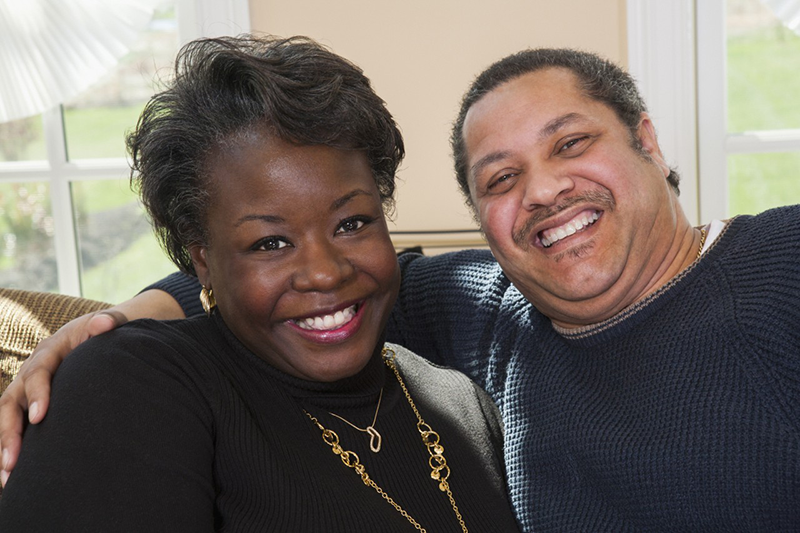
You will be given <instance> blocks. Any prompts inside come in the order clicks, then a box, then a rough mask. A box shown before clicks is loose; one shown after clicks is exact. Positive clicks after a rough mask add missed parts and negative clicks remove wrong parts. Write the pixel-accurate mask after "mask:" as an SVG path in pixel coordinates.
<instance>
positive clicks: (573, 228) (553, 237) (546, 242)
mask: <svg viewBox="0 0 800 533" xmlns="http://www.w3.org/2000/svg"><path fill="white" fill-rule="evenodd" d="M598 218H600V215H598V214H597V211H595V212H593V213H592V214H591V215H588V214H585V213H584V214H582V215H581V216H579V217H576V218H575V219H573V220H570V221H569V222H567V223H566V224H564V225H563V226H561V227H558V228H556V229H551V230H547V231H546V232H543V233H542V246H544V247H545V248H548V247H550V246H552V245H553V244H554V243H556V242H558V241H560V240H561V239H563V238H564V237H569V236H570V235H574V234H575V233H577V232H579V231H581V230H582V229H583V228H585V227H587V226H590V225H592V224H594V223H595V222H596V221H597V219H598Z"/></svg>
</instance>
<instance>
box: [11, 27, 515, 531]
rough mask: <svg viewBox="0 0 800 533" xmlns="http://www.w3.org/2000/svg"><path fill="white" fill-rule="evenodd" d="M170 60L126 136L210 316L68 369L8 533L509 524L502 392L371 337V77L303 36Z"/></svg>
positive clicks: (375, 280) (376, 251)
mask: <svg viewBox="0 0 800 533" xmlns="http://www.w3.org/2000/svg"><path fill="white" fill-rule="evenodd" d="M175 74H176V75H175V79H174V81H173V82H172V84H171V86H170V87H169V88H168V89H167V90H166V91H164V92H162V93H161V94H159V95H156V96H155V97H154V98H153V99H152V100H151V102H150V103H149V104H148V106H147V107H146V108H145V111H144V112H143V114H142V117H141V118H140V121H139V124H138V127H137V130H136V131H135V132H134V133H133V134H132V135H131V136H130V137H129V139H128V146H129V150H130V152H131V156H132V161H133V174H132V175H133V178H134V180H135V183H136V184H137V186H138V187H139V189H140V192H141V196H142V200H143V202H144V205H145V206H146V208H147V210H148V212H149V214H150V216H151V217H152V220H153V224H154V227H155V229H156V232H157V234H158V236H159V238H160V239H161V241H162V244H163V245H164V247H165V249H166V250H167V253H168V254H169V255H170V257H171V258H172V260H173V261H174V262H175V263H176V264H177V265H178V267H179V268H180V269H181V270H183V271H184V272H187V273H189V274H192V275H196V276H197V278H198V279H199V281H200V282H201V283H202V285H203V291H202V294H201V298H202V300H203V305H204V308H206V310H207V312H208V316H203V317H200V318H194V319H189V320H183V321H173V322H165V323H160V322H156V321H152V320H145V321H136V322H132V323H130V324H128V325H126V326H125V327H122V328H119V329H118V330H116V331H114V332H113V333H111V334H109V335H104V336H101V337H97V338H94V339H92V340H90V341H88V342H86V343H84V344H83V345H82V346H81V347H80V348H79V350H80V352H81V354H80V356H79V357H71V358H69V359H68V360H67V361H66V362H65V363H64V364H63V365H62V366H61V368H60V370H59V372H58V375H57V377H56V379H55V380H54V382H53V393H52V397H53V403H52V406H51V408H50V410H49V413H48V416H47V419H46V420H45V421H44V422H43V423H41V424H39V425H37V426H35V427H31V428H30V429H29V431H28V432H27V434H26V436H25V446H23V450H22V453H21V456H20V458H19V461H18V464H17V466H16V469H15V471H14V475H13V476H12V477H11V479H10V480H9V483H8V485H7V487H6V490H5V492H4V494H3V497H2V499H0V530H3V531H21V530H25V531H53V530H59V531H72V530H91V531H95V530H97V531H148V530H158V531H187V532H190V531H191V532H197V531H211V530H217V531H220V530H226V531H237V532H238V531H293V532H296V531H382V532H385V531H411V530H413V529H414V528H416V529H418V530H423V531H424V530H426V528H428V529H429V530H430V531H468V530H472V531H513V530H516V525H515V523H514V519H513V516H512V513H511V510H510V507H509V504H508V502H507V500H506V495H505V490H504V483H503V476H502V470H501V464H500V457H501V451H500V446H501V431H500V427H499V422H498V421H499V417H498V414H497V412H496V408H494V406H493V405H492V403H491V401H490V400H489V399H488V397H487V396H486V395H485V393H483V391H481V390H480V389H479V388H478V387H477V386H475V385H474V384H472V383H471V382H470V381H469V380H468V379H467V378H466V377H464V376H463V375H461V374H458V373H457V372H455V371H451V370H447V369H441V368H436V367H433V366H432V365H431V364H430V363H427V362H424V361H423V360H422V359H420V358H418V357H417V356H415V355H413V354H411V353H410V352H408V351H406V350H404V349H402V348H401V347H398V346H393V345H384V343H383V341H382V330H383V328H384V326H385V324H386V321H387V319H388V316H389V312H390V310H391V307H392V305H393V303H394V300H395V298H396V296H397V291H398V284H399V270H398V265H397V261H396V257H395V253H394V250H393V248H392V244H391V241H390V239H389V234H388V230H387V227H386V222H385V219H384V212H383V210H384V209H389V208H391V205H392V195H393V192H394V178H395V172H396V169H397V166H398V164H399V163H400V160H401V158H402V156H403V144H402V139H401V136H400V133H399V131H398V130H397V128H396V126H395V124H394V122H393V120H392V118H391V116H390V115H389V113H388V111H386V109H385V107H384V105H383V102H382V101H381V100H380V99H379V98H378V97H377V96H376V95H375V94H374V93H373V92H372V89H371V88H370V85H369V81H368V80H367V79H366V78H365V77H364V76H363V74H362V73H361V71H360V70H359V69H358V68H357V67H355V66H353V65H352V64H350V63H348V62H347V61H345V60H343V59H342V58H340V57H338V56H336V55H335V54H332V53H331V52H329V51H327V50H326V49H324V48H322V47H320V46H319V45H317V44H315V43H314V42H312V41H310V40H308V39H304V38H293V39H288V40H279V39H256V38H237V39H233V38H229V39H218V40H202V41H197V42H194V43H190V44H189V45H187V46H186V47H185V48H184V49H183V50H182V52H181V54H180V55H179V58H178V61H177V63H176V73H175ZM108 352H115V353H114V356H113V357H109V356H108V355H107V353H108Z"/></svg>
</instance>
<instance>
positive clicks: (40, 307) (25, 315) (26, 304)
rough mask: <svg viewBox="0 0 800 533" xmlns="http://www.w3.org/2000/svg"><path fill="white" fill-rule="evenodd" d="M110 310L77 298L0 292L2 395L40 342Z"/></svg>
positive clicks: (103, 304)
mask: <svg viewBox="0 0 800 533" xmlns="http://www.w3.org/2000/svg"><path fill="white" fill-rule="evenodd" d="M108 307H111V304H107V303H105V302H98V301H95V300H89V299H86V298H78V297H75V296H66V295H63V294H53V293H48V292H34V291H25V290H18V289H4V288H0V393H1V392H2V391H4V390H6V387H7V386H8V384H9V383H11V380H13V379H14V376H16V375H17V372H19V368H20V366H22V363H23V362H24V361H25V359H27V357H28V356H29V355H30V354H31V352H32V351H33V349H34V348H35V347H36V345H37V344H38V343H39V341H41V340H42V339H44V338H45V337H48V336H50V335H51V334H53V332H55V331H56V330H57V329H58V328H60V327H61V326H62V325H64V324H66V323H67V322H69V321H70V320H72V319H73V318H76V317H78V316H81V315H83V314H85V313H90V312H92V311H98V310H100V309H106V308H108Z"/></svg>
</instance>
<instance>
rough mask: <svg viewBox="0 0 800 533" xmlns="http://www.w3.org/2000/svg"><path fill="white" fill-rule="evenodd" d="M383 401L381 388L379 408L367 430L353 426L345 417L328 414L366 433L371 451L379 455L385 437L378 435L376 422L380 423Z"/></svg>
mask: <svg viewBox="0 0 800 533" xmlns="http://www.w3.org/2000/svg"><path fill="white" fill-rule="evenodd" d="M382 399H383V387H381V393H380V394H379V395H378V407H376V408H375V416H374V417H372V424H370V425H368V426H367V427H366V428H365V429H362V428H360V427H358V426H357V425H355V424H353V423H352V422H350V421H349V420H347V419H346V418H345V417H343V416H340V415H337V414H336V413H331V412H330V411H328V414H331V415H333V416H335V417H336V418H338V419H339V420H341V421H342V422H344V423H346V424H349V425H350V427H352V428H353V429H357V430H358V431H360V432H362V433H366V434H368V435H369V449H370V450H372V452H373V453H378V452H379V451H381V442H383V437H381V434H380V433H378V430H377V429H375V422H377V421H378V411H380V410H381V400H382Z"/></svg>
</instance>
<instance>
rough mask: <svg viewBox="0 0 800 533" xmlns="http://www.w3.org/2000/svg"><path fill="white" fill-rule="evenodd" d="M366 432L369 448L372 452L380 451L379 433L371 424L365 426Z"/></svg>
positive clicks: (380, 439) (380, 438)
mask: <svg viewBox="0 0 800 533" xmlns="http://www.w3.org/2000/svg"><path fill="white" fill-rule="evenodd" d="M367 433H368V434H369V449H370V450H372V452H373V453H378V452H379V451H381V441H382V440H383V438H382V437H381V434H380V433H378V430H377V429H375V428H374V427H372V426H367Z"/></svg>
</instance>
